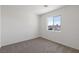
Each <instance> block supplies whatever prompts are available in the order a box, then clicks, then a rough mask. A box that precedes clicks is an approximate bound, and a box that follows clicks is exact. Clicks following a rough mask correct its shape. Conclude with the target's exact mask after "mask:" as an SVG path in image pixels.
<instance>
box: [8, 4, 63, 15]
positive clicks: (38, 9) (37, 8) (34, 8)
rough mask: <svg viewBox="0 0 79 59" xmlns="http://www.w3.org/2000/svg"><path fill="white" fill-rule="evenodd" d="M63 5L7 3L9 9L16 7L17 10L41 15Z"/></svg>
mask: <svg viewBox="0 0 79 59" xmlns="http://www.w3.org/2000/svg"><path fill="white" fill-rule="evenodd" d="M63 6H64V5H48V7H44V5H9V6H7V7H9V8H10V9H16V8H17V9H18V10H24V11H27V12H31V13H35V14H37V15H41V14H44V13H47V12H50V11H53V10H56V9H58V8H61V7H63Z"/></svg>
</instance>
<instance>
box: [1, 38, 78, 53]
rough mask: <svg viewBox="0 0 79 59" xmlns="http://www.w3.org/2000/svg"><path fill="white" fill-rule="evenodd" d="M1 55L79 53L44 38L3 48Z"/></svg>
mask: <svg viewBox="0 0 79 59" xmlns="http://www.w3.org/2000/svg"><path fill="white" fill-rule="evenodd" d="M0 53H79V51H78V50H75V49H72V48H69V47H66V46H64V45H61V44H58V43H55V42H52V41H49V40H47V39H44V38H36V39H32V40H28V41H23V42H19V43H16V44H11V45H7V46H3V47H2V48H0Z"/></svg>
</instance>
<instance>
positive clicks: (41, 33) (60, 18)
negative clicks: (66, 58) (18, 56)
mask: <svg viewBox="0 0 79 59" xmlns="http://www.w3.org/2000/svg"><path fill="white" fill-rule="evenodd" d="M0 53H79V5H0Z"/></svg>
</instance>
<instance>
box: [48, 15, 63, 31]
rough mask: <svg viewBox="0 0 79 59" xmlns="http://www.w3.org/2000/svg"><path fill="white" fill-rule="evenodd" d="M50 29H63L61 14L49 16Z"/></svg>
mask: <svg viewBox="0 0 79 59" xmlns="http://www.w3.org/2000/svg"><path fill="white" fill-rule="evenodd" d="M48 30H53V31H60V30H61V16H50V17H48Z"/></svg>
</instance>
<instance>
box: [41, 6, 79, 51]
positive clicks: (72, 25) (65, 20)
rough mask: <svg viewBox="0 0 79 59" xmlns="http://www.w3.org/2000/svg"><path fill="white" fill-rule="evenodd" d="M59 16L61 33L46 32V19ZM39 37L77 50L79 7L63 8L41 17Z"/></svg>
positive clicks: (78, 43) (78, 44)
mask: <svg viewBox="0 0 79 59" xmlns="http://www.w3.org/2000/svg"><path fill="white" fill-rule="evenodd" d="M56 15H61V16H62V20H61V22H62V23H61V27H62V28H61V32H52V31H48V30H47V17H48V16H56ZM40 35H41V36H42V37H44V38H47V39H49V40H52V41H55V42H58V43H61V44H63V45H67V46H69V47H72V48H76V49H79V6H65V7H64V8H61V9H58V10H55V11H52V12H49V13H47V14H44V15H41V21H40Z"/></svg>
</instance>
